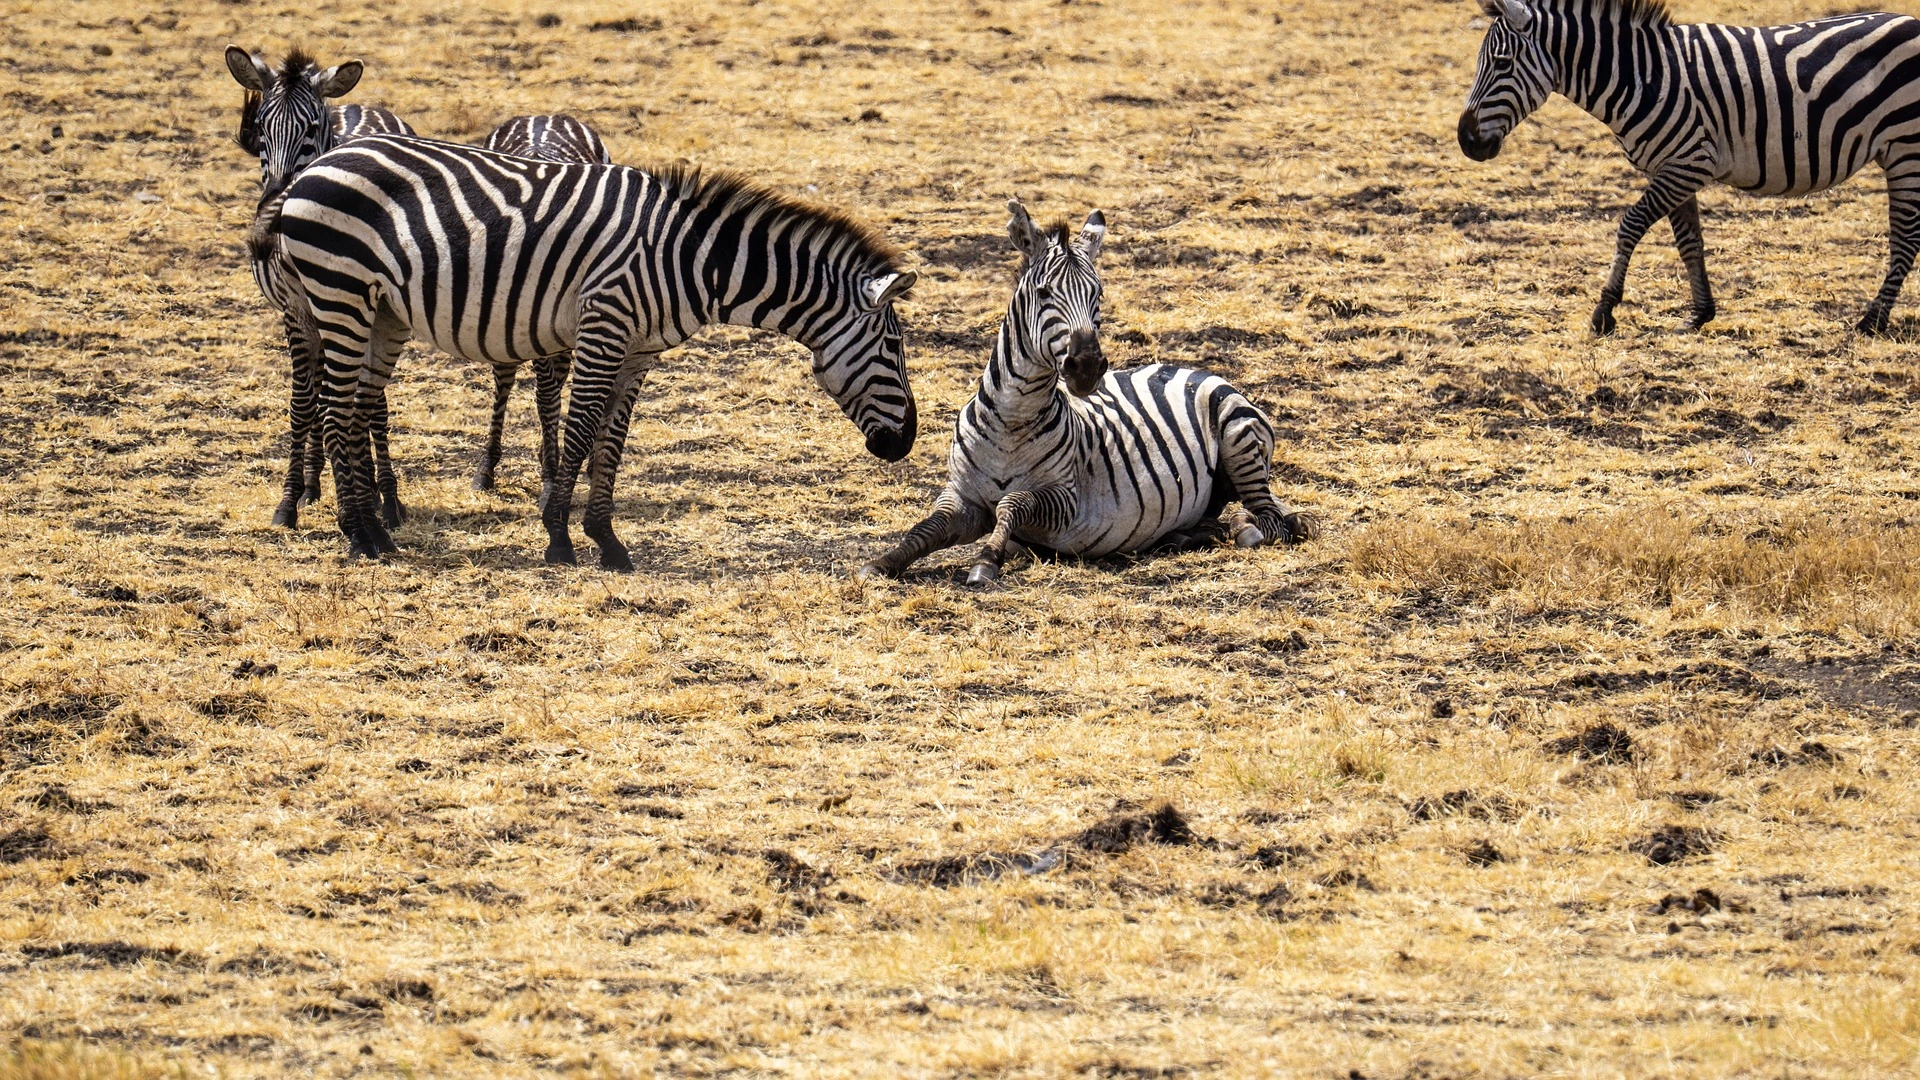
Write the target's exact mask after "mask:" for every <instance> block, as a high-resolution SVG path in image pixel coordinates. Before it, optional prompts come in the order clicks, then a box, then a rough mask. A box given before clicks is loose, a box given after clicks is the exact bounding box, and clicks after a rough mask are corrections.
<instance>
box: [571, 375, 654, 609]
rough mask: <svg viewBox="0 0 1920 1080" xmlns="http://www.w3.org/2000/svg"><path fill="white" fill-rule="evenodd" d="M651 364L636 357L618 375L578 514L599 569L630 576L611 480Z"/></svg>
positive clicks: (623, 452)
mask: <svg viewBox="0 0 1920 1080" xmlns="http://www.w3.org/2000/svg"><path fill="white" fill-rule="evenodd" d="M652 363H653V357H651V356H641V357H636V358H634V359H632V360H629V361H628V365H629V370H625V371H622V372H621V373H620V382H619V383H618V384H617V386H616V390H615V394H614V399H613V408H612V410H611V411H610V413H609V415H608V416H607V422H606V426H605V427H604V428H603V429H602V431H601V435H600V441H599V443H598V445H596V446H595V447H594V451H593V460H592V462H591V463H590V464H589V465H588V466H587V505H586V509H584V510H582V511H581V513H580V531H581V532H583V533H586V534H587V538H588V539H590V540H592V541H593V542H594V544H595V545H597V546H598V547H599V548H600V569H602V570H611V571H613V572H614V573H616V574H631V573H633V557H632V556H631V555H630V554H629V553H628V552H627V546H626V545H625V544H623V543H621V542H620V538H619V537H618V536H616V535H615V534H614V531H613V481H614V478H615V477H617V476H619V474H620V459H621V458H622V457H623V456H625V454H626V448H627V424H628V422H629V421H630V420H631V419H632V418H633V403H634V401H635V400H636V399H638V398H639V396H640V383H641V381H642V380H643V379H644V378H645V376H646V372H647V369H648V368H649V367H651V366H652Z"/></svg>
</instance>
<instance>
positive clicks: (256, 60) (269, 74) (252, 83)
mask: <svg viewBox="0 0 1920 1080" xmlns="http://www.w3.org/2000/svg"><path fill="white" fill-rule="evenodd" d="M226 61H227V71H228V72H229V73H231V74H232V75H233V78H234V81H235V82H237V83H239V84H240V86H241V87H242V88H243V89H244V90H245V91H246V98H245V100H244V101H243V102H242V104H241V107H240V131H239V133H238V134H237V135H236V136H235V141H236V142H238V143H239V144H240V146H241V148H242V149H244V150H246V151H247V152H248V153H251V154H255V155H258V156H259V158H260V206H259V208H258V209H257V210H256V211H255V213H254V225H253V232H254V233H255V234H259V233H260V232H261V231H262V230H263V229H264V228H265V227H266V223H268V222H270V221H271V220H272V219H273V217H274V216H275V215H277V214H278V213H279V210H280V197H281V196H282V195H284V194H285V192H286V187H287V184H288V183H290V182H291V181H292V179H293V177H294V176H296V175H298V174H299V172H300V170H302V169H304V168H306V167H307V165H308V164H309V163H311V162H312V161H313V159H315V158H317V157H319V156H320V155H321V154H324V153H326V152H327V151H328V150H330V149H332V148H333V147H335V146H338V145H341V144H343V143H346V142H349V141H351V140H353V139H358V138H362V137H364V136H367V135H411V134H413V128H412V127H410V126H408V124H407V122H406V121H405V120H402V119H400V118H399V117H398V116H396V115H394V114H393V113H391V112H389V111H387V110H386V109H379V108H368V107H364V106H360V105H344V106H337V107H336V106H332V105H328V104H327V99H328V98H337V97H340V96H342V95H344V94H346V93H347V92H348V91H350V90H352V89H353V88H354V86H355V85H356V84H358V83H359V81H360V76H361V75H362V74H363V73H364V71H365V67H364V65H362V64H361V63H360V61H358V60H349V61H347V62H346V63H344V64H337V65H335V66H333V67H330V68H327V69H325V70H322V69H321V68H320V66H319V65H318V64H316V63H315V62H314V60H313V58H312V57H311V56H308V55H307V54H306V53H305V52H304V51H302V50H300V49H294V50H293V51H292V52H289V53H288V54H287V56H286V59H285V60H283V61H282V62H281V64H280V68H279V70H277V71H276V70H275V69H274V68H273V66H272V65H270V64H268V63H267V62H266V61H265V60H263V59H261V58H260V57H259V56H256V55H254V54H252V53H249V52H247V51H246V50H245V49H242V48H241V47H239V46H238V45H229V46H227V52H226ZM247 250H248V253H249V256H250V261H251V263H252V268H253V280H254V283H255V284H257V285H258V286H259V287H260V292H261V295H263V296H265V297H266V298H267V302H268V303H270V304H272V305H273V306H274V309H275V310H277V311H279V312H280V316H281V320H282V321H283V322H284V323H285V326H286V331H287V353H288V356H289V357H290V358H291V362H292V375H293V381H292V390H291V393H290V398H291V401H290V403H289V407H288V413H289V421H290V423H289V427H290V428H291V439H290V440H289V441H290V446H289V448H288V455H287V479H286V483H285V484H284V486H283V487H282V490H281V496H280V505H279V506H278V507H276V508H275V509H274V512H273V523H274V524H275V525H280V526H285V527H286V528H289V529H291V528H293V527H294V526H296V525H297V524H298V523H299V520H300V507H301V506H302V505H304V504H306V503H309V502H312V501H313V500H315V499H317V498H319V497H320V466H321V462H322V460H323V458H322V450H321V446H320V439H319V437H318V431H317V429H316V428H315V426H314V418H315V399H314V387H315V377H316V376H315V372H314V369H313V365H312V364H311V362H310V361H309V357H310V355H311V348H310V346H309V343H308V342H307V341H306V340H305V338H304V337H303V334H304V331H303V329H302V328H301V326H300V323H299V320H298V319H297V318H296V316H295V314H294V310H295V309H296V308H297V307H299V306H300V305H301V303H302V301H300V300H299V299H298V298H297V297H295V296H293V295H292V293H291V292H290V290H291V289H293V288H294V286H293V285H292V280H291V279H292V275H291V271H290V268H289V267H288V266H287V264H286V263H285V261H284V260H278V259H271V258H263V257H262V256H261V254H260V253H261V252H263V251H266V250H268V249H267V248H265V247H263V246H262V245H260V244H258V243H253V242H249V243H248V245H247ZM368 434H369V438H370V439H371V440H372V443H373V453H374V463H375V473H376V484H377V486H378V487H379V490H380V498H381V515H382V517H383V518H384V520H385V521H386V523H387V525H388V527H390V528H391V527H397V526H398V525H399V524H400V523H401V522H403V521H405V520H406V507H405V506H403V505H402V504H401V502H400V485H399V480H398V478H397V477H395V475H394V472H393V462H392V460H391V458H390V457H389V456H388V453H387V403H386V396H385V394H384V393H383V394H382V395H381V398H380V401H379V404H378V405H377V406H376V407H375V408H374V412H373V416H372V417H371V419H370V421H369V425H368Z"/></svg>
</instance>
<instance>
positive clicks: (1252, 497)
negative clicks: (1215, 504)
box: [1220, 403, 1320, 547]
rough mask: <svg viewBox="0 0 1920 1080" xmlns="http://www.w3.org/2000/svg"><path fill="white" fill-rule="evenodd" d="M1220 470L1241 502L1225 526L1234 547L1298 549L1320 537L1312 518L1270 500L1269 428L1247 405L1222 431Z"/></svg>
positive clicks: (1258, 414) (1270, 428) (1271, 436)
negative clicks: (1282, 545)
mask: <svg viewBox="0 0 1920 1080" xmlns="http://www.w3.org/2000/svg"><path fill="white" fill-rule="evenodd" d="M1220 471H1221V472H1222V473H1224V474H1225V475H1226V478H1227V480H1228V482H1230V483H1231V484H1232V485H1233V491H1234V496H1235V497H1236V498H1238V499H1239V500H1240V506H1241V509H1240V510H1239V511H1237V512H1236V513H1234V514H1232V515H1230V516H1229V517H1228V518H1227V523H1226V525H1225V526H1224V528H1225V531H1227V532H1228V533H1230V534H1231V535H1232V536H1233V542H1234V543H1235V544H1236V545H1238V546H1240V547H1259V546H1260V545H1261V544H1274V543H1281V542H1285V543H1289V544H1297V543H1300V542H1301V541H1303V540H1311V539H1313V538H1314V537H1316V536H1318V535H1319V534H1320V529H1319V525H1318V524H1317V523H1316V522H1315V521H1314V520H1313V518H1312V517H1310V516H1308V515H1307V514H1304V513H1301V512H1300V511H1297V510H1289V509H1287V506H1286V504H1285V503H1282V502H1281V501H1280V500H1279V499H1277V498H1274V495H1273V490H1272V488H1271V483H1272V480H1273V428H1272V426H1271V425H1269V424H1268V423H1267V419H1266V417H1264V416H1262V415H1260V413H1259V412H1258V411H1257V410H1256V409H1254V407H1253V405H1252V404H1251V403H1246V404H1244V406H1243V407H1241V408H1238V409H1236V410H1234V413H1233V415H1231V416H1230V417H1229V418H1228V420H1227V422H1226V423H1225V424H1224V425H1222V427H1221V432H1220Z"/></svg>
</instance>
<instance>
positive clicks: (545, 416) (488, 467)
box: [473, 113, 613, 493]
mask: <svg viewBox="0 0 1920 1080" xmlns="http://www.w3.org/2000/svg"><path fill="white" fill-rule="evenodd" d="M484 145H485V146H486V148H487V149H489V150H492V151H495V152H496V153H501V154H512V155H513V156H514V157H523V158H537V159H540V160H543V161H577V162H579V163H581V164H583V165H611V164H613V158H612V156H611V155H609V154H608V153H607V144H606V143H604V142H601V141H600V136H599V134H598V133H597V132H595V131H594V130H593V129H592V128H590V127H588V126H587V125H585V124H583V123H581V122H580V121H578V120H575V119H574V118H573V117H571V116H567V115H566V114H564V113H546V114H541V115H538V116H516V117H514V118H513V119H511V120H509V121H507V122H506V123H504V124H501V125H500V126H499V127H497V128H494V129H493V132H492V133H491V134H489V135H488V136H487V141H486V143H485V144H484ZM570 360H571V358H570V357H569V356H568V355H567V354H566V353H559V354H557V355H554V356H542V357H539V358H537V359H535V360H534V361H533V373H534V402H535V408H536V409H537V410H538V411H539V413H540V484H541V488H542V491H543V493H544V491H545V489H546V488H547V487H549V486H550V485H552V483H553V477H554V473H555V471H556V470H557V469H559V467H560V395H561V393H562V392H564V391H565V390H566V386H567V366H568V364H569V362H570ZM515 371H516V368H515V366H514V365H512V364H495V365H494V368H493V419H492V422H491V423H490V424H489V425H488V427H487V442H486V445H485V446H484V447H483V448H482V449H481V451H480V465H479V467H478V468H476V469H475V470H474V473H473V486H474V488H475V489H477V490H480V491H491V490H493V470H494V468H495V467H496V466H497V465H499V464H500V439H501V436H502V434H503V433H504V431H505V429H506V424H507V398H508V397H509V396H511V395H512V393H513V383H514V375H515Z"/></svg>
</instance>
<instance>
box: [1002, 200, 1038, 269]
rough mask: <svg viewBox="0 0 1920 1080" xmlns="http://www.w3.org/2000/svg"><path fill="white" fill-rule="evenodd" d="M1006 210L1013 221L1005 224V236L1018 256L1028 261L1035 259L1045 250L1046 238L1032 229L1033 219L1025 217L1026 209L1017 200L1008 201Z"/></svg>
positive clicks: (1035, 229)
mask: <svg viewBox="0 0 1920 1080" xmlns="http://www.w3.org/2000/svg"><path fill="white" fill-rule="evenodd" d="M1007 210H1008V212H1010V213H1011V214H1013V220H1011V221H1009V222H1007V236H1008V237H1009V238H1010V239H1011V240H1012V241H1013V246H1014V247H1016V248H1018V249H1020V254H1022V255H1025V256H1026V257H1027V258H1029V259H1037V258H1039V257H1040V254H1041V253H1042V252H1044V251H1046V250H1047V238H1046V237H1045V236H1044V235H1042V234H1041V232H1040V230H1039V229H1037V228H1035V227H1034V224H1033V219H1032V218H1030V217H1028V216H1027V208H1026V207H1025V206H1022V205H1021V204H1020V200H1019V199H1008V200H1007Z"/></svg>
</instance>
